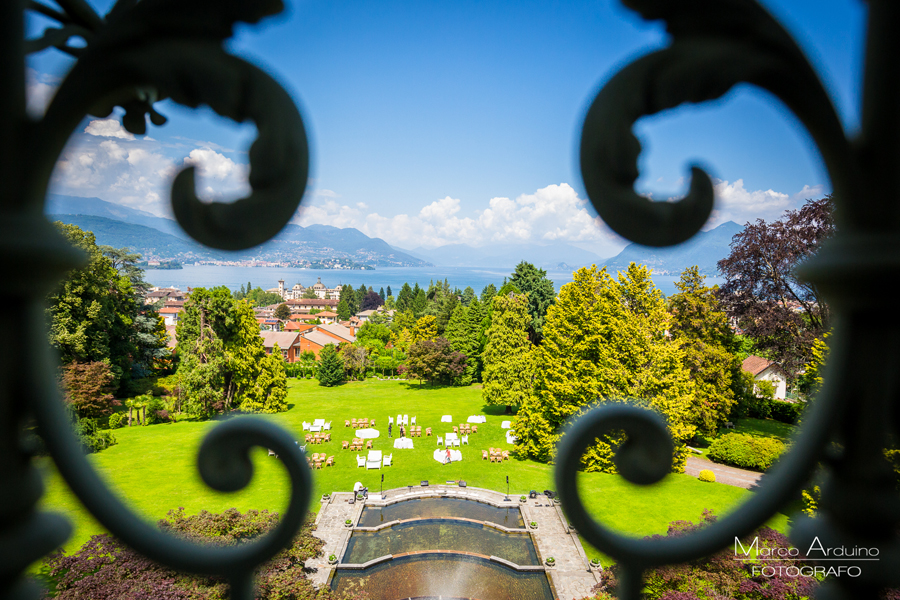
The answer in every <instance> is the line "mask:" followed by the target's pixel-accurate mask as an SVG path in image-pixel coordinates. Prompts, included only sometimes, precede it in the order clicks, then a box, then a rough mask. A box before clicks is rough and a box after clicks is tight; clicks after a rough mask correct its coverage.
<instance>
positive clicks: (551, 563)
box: [544, 556, 556, 567]
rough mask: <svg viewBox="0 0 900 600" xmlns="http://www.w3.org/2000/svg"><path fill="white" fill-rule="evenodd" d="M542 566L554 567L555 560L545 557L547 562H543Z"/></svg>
mask: <svg viewBox="0 0 900 600" xmlns="http://www.w3.org/2000/svg"><path fill="white" fill-rule="evenodd" d="M544 564H545V565H547V566H548V567H555V566H556V559H554V558H553V557H552V556H549V557H547V560H545V561H544Z"/></svg>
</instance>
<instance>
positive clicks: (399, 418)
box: [397, 415, 403, 425]
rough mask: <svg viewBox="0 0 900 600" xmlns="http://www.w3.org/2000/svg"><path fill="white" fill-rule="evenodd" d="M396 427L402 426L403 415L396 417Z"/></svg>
mask: <svg viewBox="0 0 900 600" xmlns="http://www.w3.org/2000/svg"><path fill="white" fill-rule="evenodd" d="M397 425H403V415H397Z"/></svg>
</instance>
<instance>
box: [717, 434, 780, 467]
mask: <svg viewBox="0 0 900 600" xmlns="http://www.w3.org/2000/svg"><path fill="white" fill-rule="evenodd" d="M782 452H784V443H783V442H782V441H781V440H779V439H777V438H771V437H757V436H752V435H747V434H743V433H726V434H724V435H722V436H719V437H718V438H717V439H716V441H714V442H713V443H712V445H711V446H710V447H709V452H708V453H707V454H706V456H707V457H709V459H710V460H713V461H715V462H717V463H723V464H726V465H733V466H735V467H740V468H742V469H755V470H758V471H765V470H766V469H768V468H769V467H771V466H772V463H774V462H775V460H777V459H778V457H779V456H781V453H782Z"/></svg>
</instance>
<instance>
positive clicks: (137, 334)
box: [47, 222, 168, 388]
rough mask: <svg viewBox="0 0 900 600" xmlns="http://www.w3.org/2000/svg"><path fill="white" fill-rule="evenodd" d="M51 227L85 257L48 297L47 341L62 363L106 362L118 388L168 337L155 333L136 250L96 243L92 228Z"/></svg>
mask: <svg viewBox="0 0 900 600" xmlns="http://www.w3.org/2000/svg"><path fill="white" fill-rule="evenodd" d="M56 227H57V229H59V231H60V233H62V234H63V236H65V238H66V239H67V240H68V241H69V242H70V243H71V244H72V245H74V246H76V247H78V248H80V249H81V250H82V251H84V252H85V254H86V255H87V257H88V263H87V265H86V266H84V267H82V268H79V269H74V270H73V271H71V272H69V274H68V275H67V277H66V279H65V280H64V281H63V282H62V284H61V285H60V286H59V288H58V289H57V290H56V291H55V292H54V293H52V294H50V295H49V296H48V298H47V306H48V308H47V314H48V317H49V321H50V336H49V337H50V344H51V345H52V346H53V347H55V348H56V349H57V350H58V351H59V354H60V358H61V360H62V362H63V364H70V363H76V362H77V363H89V362H107V363H109V365H110V366H111V367H112V371H113V375H114V377H115V385H116V387H119V388H123V387H124V386H125V385H126V384H127V382H128V381H129V379H130V378H131V376H132V373H133V372H134V374H135V375H136V376H139V377H140V376H144V375H146V374H149V372H150V371H152V370H153V368H154V366H155V365H156V361H158V360H161V359H163V358H164V356H165V355H166V351H165V344H166V342H167V341H168V340H163V339H161V338H160V336H159V335H158V318H157V317H158V315H157V314H156V313H155V312H154V311H152V310H149V309H147V308H145V307H144V305H143V302H142V301H141V298H140V293H141V291H143V290H145V289H146V288H147V284H146V282H144V280H143V273H142V271H141V270H140V269H139V268H138V267H137V265H136V262H137V260H138V259H139V258H140V256H139V255H137V254H133V253H131V252H128V251H127V250H124V249H122V250H118V249H115V248H110V247H108V246H103V247H100V246H97V244H96V238H95V237H94V234H93V233H91V232H89V231H82V230H81V229H79V228H78V227H76V226H75V225H67V224H64V223H60V222H57V223H56Z"/></svg>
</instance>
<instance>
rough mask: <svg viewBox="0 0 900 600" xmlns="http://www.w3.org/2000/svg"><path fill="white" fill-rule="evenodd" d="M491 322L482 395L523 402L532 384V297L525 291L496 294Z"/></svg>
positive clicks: (509, 402) (504, 402)
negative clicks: (530, 328) (529, 297)
mask: <svg viewBox="0 0 900 600" xmlns="http://www.w3.org/2000/svg"><path fill="white" fill-rule="evenodd" d="M493 308H494V311H493V316H492V318H491V326H490V327H489V328H488V330H487V332H486V334H485V335H486V337H487V340H488V341H487V345H486V346H485V348H484V352H483V354H482V356H481V358H482V360H483V361H484V371H483V372H482V381H483V383H484V386H483V388H482V390H481V397H482V398H483V399H484V401H485V402H486V403H487V404H495V405H506V411H507V412H508V413H509V412H511V411H512V405H519V404H522V403H523V402H524V401H525V399H526V398H527V397H528V395H529V394H530V393H531V388H532V381H531V379H532V375H533V368H532V364H533V363H532V360H531V358H532V357H531V347H532V346H531V342H529V341H528V324H529V323H530V322H531V317H530V315H529V314H528V298H527V297H526V296H525V295H524V294H514V293H510V294H509V295H505V296H501V295H497V296H494V300H493Z"/></svg>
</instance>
